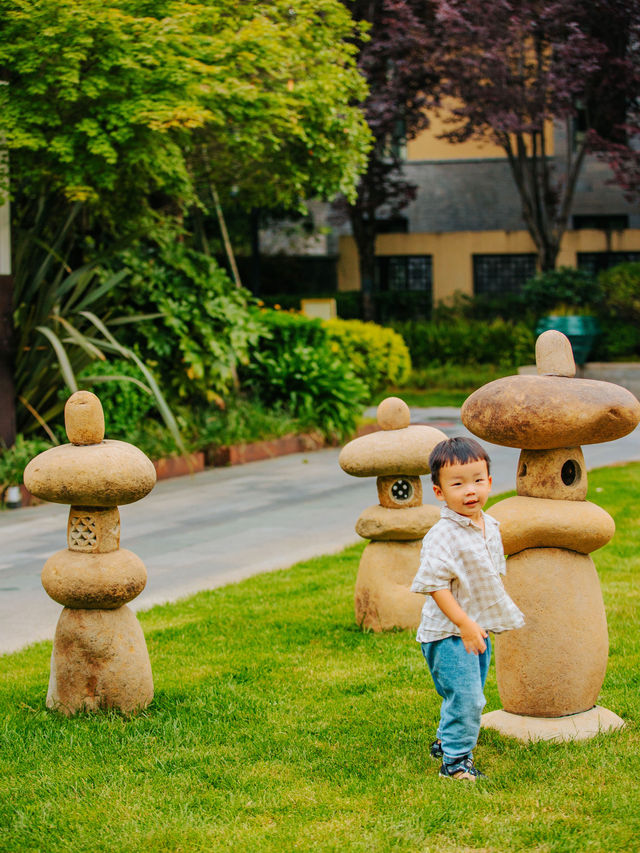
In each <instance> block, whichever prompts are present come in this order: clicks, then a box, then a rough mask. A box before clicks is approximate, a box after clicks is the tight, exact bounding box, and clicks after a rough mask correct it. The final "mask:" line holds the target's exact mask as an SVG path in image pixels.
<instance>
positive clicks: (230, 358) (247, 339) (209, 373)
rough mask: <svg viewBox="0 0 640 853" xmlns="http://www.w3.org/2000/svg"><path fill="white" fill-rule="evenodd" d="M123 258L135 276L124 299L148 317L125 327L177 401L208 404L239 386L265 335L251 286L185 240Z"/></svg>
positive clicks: (142, 249) (132, 343)
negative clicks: (241, 371)
mask: <svg viewBox="0 0 640 853" xmlns="http://www.w3.org/2000/svg"><path fill="white" fill-rule="evenodd" d="M121 260H122V263H123V264H124V265H125V266H127V267H128V268H129V269H130V270H131V276H130V278H129V280H128V282H127V289H126V294H125V293H124V292H122V293H120V294H119V297H120V299H121V300H122V302H123V303H124V304H125V305H126V308H127V311H128V312H129V313H130V314H140V315H147V317H150V319H146V320H144V321H143V322H139V323H137V324H136V327H135V330H134V331H131V330H126V335H127V336H128V337H127V343H128V344H129V345H130V346H134V347H135V348H136V349H137V350H138V351H139V353H140V355H141V357H142V358H143V359H144V361H146V362H147V364H149V365H152V366H153V368H154V371H155V373H156V374H157V375H158V377H159V378H160V380H161V385H162V388H163V390H165V391H167V392H168V395H169V397H170V398H171V399H172V401H173V402H174V404H175V401H183V402H189V403H190V404H192V405H202V404H203V403H206V402H210V401H211V400H213V399H216V398H218V397H219V396H220V395H222V394H224V393H225V392H227V391H229V390H230V389H231V388H233V387H234V384H235V379H236V370H237V366H238V364H241V363H242V362H244V361H246V360H247V358H248V351H249V346H250V345H251V344H252V342H254V341H255V340H257V337H258V333H259V327H258V323H257V322H256V319H255V317H254V314H253V313H252V312H251V311H250V309H249V302H250V298H251V297H250V294H249V293H248V291H246V290H243V289H242V288H238V287H236V286H235V285H234V284H233V283H232V282H231V280H230V279H229V278H228V276H227V275H226V273H225V272H224V271H223V270H222V269H221V268H220V267H219V266H218V265H217V264H216V262H215V261H214V260H213V259H212V258H210V257H208V256H207V255H204V254H201V253H200V252H196V251H193V250H191V249H188V248H186V247H185V246H184V245H182V244H179V243H172V244H168V245H165V246H155V245H153V246H142V247H140V248H139V249H138V251H136V252H132V251H129V252H126V253H123V255H122V256H121Z"/></svg>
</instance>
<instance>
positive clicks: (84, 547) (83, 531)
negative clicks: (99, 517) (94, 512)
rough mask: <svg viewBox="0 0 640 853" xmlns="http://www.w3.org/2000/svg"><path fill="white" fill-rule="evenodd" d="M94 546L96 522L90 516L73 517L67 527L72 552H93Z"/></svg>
mask: <svg viewBox="0 0 640 853" xmlns="http://www.w3.org/2000/svg"><path fill="white" fill-rule="evenodd" d="M95 546H96V521H95V518H93V517H92V516H90V515H82V516H81V515H74V516H73V518H72V519H71V525H70V527H69V548H70V549H71V550H72V551H93V549H94V548H95Z"/></svg>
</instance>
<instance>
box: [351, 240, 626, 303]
mask: <svg viewBox="0 0 640 853" xmlns="http://www.w3.org/2000/svg"><path fill="white" fill-rule="evenodd" d="M527 252H535V246H534V244H533V241H532V239H531V237H530V236H529V233H528V232H527V231H509V232H507V231H457V232H451V233H448V234H381V235H380V236H379V237H378V240H377V243H376V254H378V255H431V256H432V258H433V301H434V303H437V302H441V301H446V300H448V299H450V298H451V297H452V296H453V294H454V293H456V292H457V291H459V292H461V293H467V294H473V255H474V254H478V255H498V254H508V255H511V254H523V253H527ZM578 252H640V230H631V229H627V230H625V231H615V232H613V233H611V234H607V233H605V232H604V231H598V230H591V229H585V230H583V231H567V232H566V233H565V235H564V238H563V240H562V245H561V248H560V253H559V255H558V266H568V267H575V266H577V261H578V257H577V255H578ZM339 255H340V260H339V262H338V288H339V289H340V290H359V288H360V275H359V272H358V253H357V250H356V245H355V242H354V240H353V237H341V238H340V245H339Z"/></svg>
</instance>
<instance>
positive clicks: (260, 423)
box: [194, 395, 300, 449]
mask: <svg viewBox="0 0 640 853" xmlns="http://www.w3.org/2000/svg"><path fill="white" fill-rule="evenodd" d="M194 429H195V431H196V433H197V445H198V447H199V448H201V449H204V448H212V447H223V446H229V445H232V444H247V443H249V442H252V441H266V440H268V439H271V438H280V437H282V436H284V435H290V434H291V433H295V432H300V425H299V423H298V421H297V420H296V419H295V418H294V417H292V415H291V414H290V412H289V411H288V410H287V408H286V407H285V405H284V404H282V403H276V404H275V405H273V406H269V407H267V406H265V405H263V404H261V403H260V402H259V401H257V400H251V399H247V398H246V397H242V396H239V395H236V396H233V397H231V398H229V399H227V400H225V405H224V407H223V408H220V407H219V406H215V407H211V408H210V409H208V410H207V411H205V412H204V413H203V414H202V415H200V416H198V417H197V420H196V422H195V423H194Z"/></svg>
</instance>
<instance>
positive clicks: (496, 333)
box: [394, 315, 535, 369]
mask: <svg viewBox="0 0 640 853" xmlns="http://www.w3.org/2000/svg"><path fill="white" fill-rule="evenodd" d="M394 328H395V329H396V330H397V331H398V332H399V333H400V334H401V335H402V337H403V338H404V340H405V341H406V342H407V346H408V347H409V352H410V353H411V361H412V362H413V365H414V367H415V368H416V369H420V368H425V367H430V366H431V365H434V364H447V363H449V364H499V365H509V366H510V365H520V364H529V363H531V362H533V360H534V344H535V339H534V334H533V332H532V330H531V329H530V328H529V327H528V326H526V325H525V324H524V323H513V322H508V321H506V320H502V319H500V318H498V319H496V320H493V321H492V322H486V321H483V320H470V319H468V318H466V317H456V316H453V315H452V316H451V317H450V318H449V320H447V321H440V322H419V321H417V322H410V323H395V324H394Z"/></svg>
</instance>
